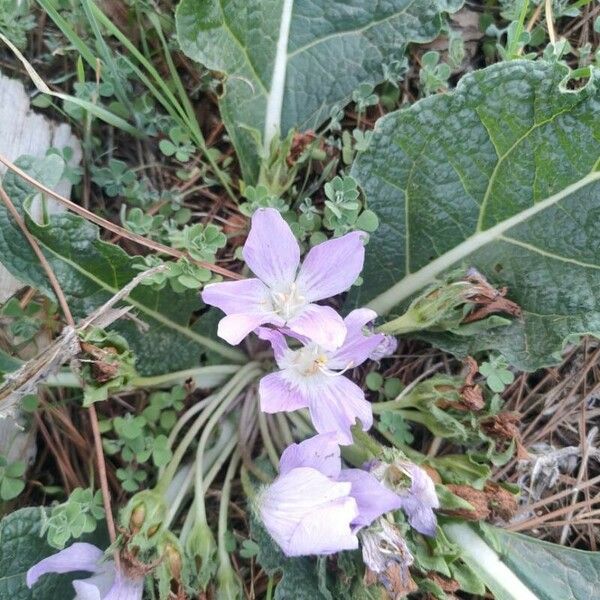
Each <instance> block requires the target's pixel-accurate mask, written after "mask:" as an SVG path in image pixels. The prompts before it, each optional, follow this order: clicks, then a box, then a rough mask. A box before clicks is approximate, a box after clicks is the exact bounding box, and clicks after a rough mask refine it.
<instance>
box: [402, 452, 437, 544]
mask: <svg viewBox="0 0 600 600" xmlns="http://www.w3.org/2000/svg"><path fill="white" fill-rule="evenodd" d="M402 466H403V468H404V469H405V470H406V472H407V473H408V474H409V476H410V478H411V484H410V488H409V489H408V491H407V493H406V494H405V495H403V496H401V499H402V505H401V506H402V510H403V511H404V512H405V513H406V515H407V516H408V522H409V523H410V526H411V527H414V528H415V529H416V530H417V531H419V532H420V533H422V534H424V535H428V536H430V537H434V536H435V530H436V528H437V519H436V517H435V513H434V512H433V509H434V508H439V507H440V501H439V500H438V497H437V494H436V493H435V484H434V483H433V480H432V479H431V477H429V475H428V474H427V472H426V471H425V470H424V469H421V467H418V466H417V465H415V464H412V463H405V464H404V465H402Z"/></svg>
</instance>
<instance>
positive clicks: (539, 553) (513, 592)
mask: <svg viewBox="0 0 600 600" xmlns="http://www.w3.org/2000/svg"><path fill="white" fill-rule="evenodd" d="M444 531H445V533H446V534H447V535H448V537H449V538H450V539H451V540H452V541H453V542H454V543H456V544H457V545H458V547H459V548H460V549H461V557H462V558H463V559H464V560H465V561H466V562H467V564H468V565H469V566H470V567H471V568H472V569H473V570H474V571H475V572H476V573H477V575H478V576H480V577H481V579H482V580H483V581H484V582H485V584H486V586H487V587H488V588H489V589H490V590H491V591H492V593H493V594H494V598H496V599H497V600H525V598H527V600H532V599H535V600H591V599H592V598H597V597H598V586H599V585H600V552H585V551H583V550H576V549H573V548H566V547H564V546H559V545H557V544H551V543H549V542H544V541H541V540H536V539H534V538H531V537H528V536H525V535H521V534H518V533H511V532H509V531H505V530H503V529H499V528H497V527H492V526H491V525H487V524H484V523H482V524H480V531H481V533H482V535H483V539H482V537H480V536H479V535H478V534H477V533H476V532H475V530H474V529H473V528H472V527H471V526H470V525H468V524H465V523H460V524H459V523H455V524H447V525H445V526H444ZM484 539H485V540H486V541H487V543H488V544H489V546H488V545H487V544H486V543H485V542H484V541H483V540H484ZM490 546H491V547H490ZM517 588H520V591H517Z"/></svg>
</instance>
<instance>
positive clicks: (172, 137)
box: [158, 127, 196, 162]
mask: <svg viewBox="0 0 600 600" xmlns="http://www.w3.org/2000/svg"><path fill="white" fill-rule="evenodd" d="M158 147H159V148H160V151H161V152H162V153H163V154H164V155H165V156H173V157H175V159H176V160H178V161H179V162H188V161H189V160H190V158H191V157H192V155H193V154H194V152H195V151H196V147H195V146H194V144H193V143H192V140H191V138H190V136H189V134H188V133H187V132H186V130H185V129H184V128H183V127H171V129H169V139H162V140H160V143H159V144H158Z"/></svg>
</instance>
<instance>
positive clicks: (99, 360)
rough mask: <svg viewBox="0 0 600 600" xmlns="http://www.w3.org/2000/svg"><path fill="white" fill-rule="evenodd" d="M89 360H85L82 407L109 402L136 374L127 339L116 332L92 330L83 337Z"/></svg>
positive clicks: (83, 365)
mask: <svg viewBox="0 0 600 600" xmlns="http://www.w3.org/2000/svg"><path fill="white" fill-rule="evenodd" d="M81 342H82V344H83V346H82V348H83V349H84V351H85V353H86V354H87V355H88V358H86V359H84V360H82V361H81V362H82V368H81V378H82V380H83V405H84V406H90V404H93V403H94V402H100V401H102V400H106V399H107V398H108V396H109V394H111V393H114V392H116V391H119V390H122V389H124V388H126V387H127V385H128V384H129V382H130V381H131V379H132V378H133V377H135V375H136V372H135V368H134V360H135V359H134V356H133V354H132V352H131V350H130V349H129V344H128V343H127V340H126V339H125V338H124V337H123V336H121V335H119V334H118V333H116V332H115V331H108V332H107V331H104V330H103V329H98V328H97V327H91V328H89V329H87V330H86V331H85V333H84V334H83V336H82V337H81Z"/></svg>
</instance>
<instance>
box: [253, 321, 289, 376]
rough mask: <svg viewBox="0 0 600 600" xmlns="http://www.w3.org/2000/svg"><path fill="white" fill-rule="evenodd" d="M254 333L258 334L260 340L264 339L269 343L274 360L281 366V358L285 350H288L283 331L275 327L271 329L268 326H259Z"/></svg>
mask: <svg viewBox="0 0 600 600" xmlns="http://www.w3.org/2000/svg"><path fill="white" fill-rule="evenodd" d="M256 335H258V337H259V338H260V339H261V340H265V341H267V342H269V343H270V344H271V348H273V354H274V355H275V361H276V362H277V365H278V366H279V367H280V368H281V365H280V362H281V359H282V358H283V356H284V355H285V352H286V350H289V348H288V345H287V342H286V341H285V336H284V335H283V333H281V331H278V330H277V329H271V328H270V327H259V328H258V329H257V330H256Z"/></svg>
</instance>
